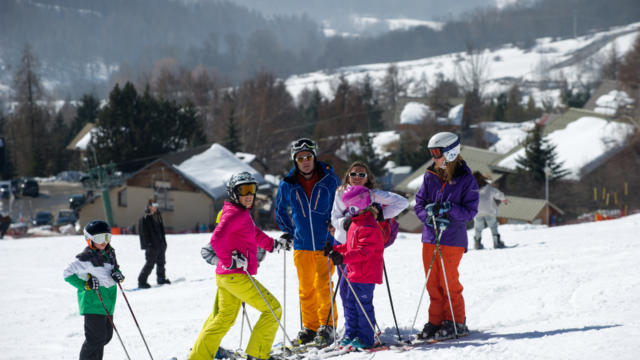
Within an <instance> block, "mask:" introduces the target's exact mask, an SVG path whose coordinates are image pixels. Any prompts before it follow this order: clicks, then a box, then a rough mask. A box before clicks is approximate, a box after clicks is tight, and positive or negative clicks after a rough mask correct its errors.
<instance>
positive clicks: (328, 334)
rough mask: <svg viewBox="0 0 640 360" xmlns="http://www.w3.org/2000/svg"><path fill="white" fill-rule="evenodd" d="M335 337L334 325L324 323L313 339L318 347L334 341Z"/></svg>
mask: <svg viewBox="0 0 640 360" xmlns="http://www.w3.org/2000/svg"><path fill="white" fill-rule="evenodd" d="M334 337H335V332H334V330H333V326H324V325H322V326H320V327H319V328H318V333H317V334H316V336H315V338H314V339H313V341H314V343H315V344H316V345H317V346H318V347H325V346H329V345H331V344H332V343H333V339H334Z"/></svg>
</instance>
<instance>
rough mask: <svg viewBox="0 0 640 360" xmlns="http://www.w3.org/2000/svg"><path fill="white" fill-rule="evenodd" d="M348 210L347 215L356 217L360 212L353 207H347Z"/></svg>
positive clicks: (357, 208)
mask: <svg viewBox="0 0 640 360" xmlns="http://www.w3.org/2000/svg"><path fill="white" fill-rule="evenodd" d="M348 209H349V214H351V216H356V215H358V213H359V212H360V208H359V207H357V206H355V205H351V206H349V208H348Z"/></svg>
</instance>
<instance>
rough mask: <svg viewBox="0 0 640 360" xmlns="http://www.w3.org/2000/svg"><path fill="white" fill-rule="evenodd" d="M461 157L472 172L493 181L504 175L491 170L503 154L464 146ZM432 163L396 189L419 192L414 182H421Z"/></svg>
mask: <svg viewBox="0 0 640 360" xmlns="http://www.w3.org/2000/svg"><path fill="white" fill-rule="evenodd" d="M460 155H461V156H462V158H463V159H464V161H465V162H466V163H467V166H469V168H470V169H471V171H480V172H481V173H483V174H484V175H489V176H490V177H491V179H492V180H493V181H496V180H498V179H499V178H500V177H502V174H500V173H495V172H492V171H491V168H490V164H492V163H494V162H495V161H496V160H497V159H500V158H502V154H500V153H497V152H495V151H491V150H487V149H481V148H477V147H474V146H467V145H462V147H461V148H460ZM432 162H433V160H429V161H427V162H426V163H424V164H422V166H420V167H419V168H418V169H416V171H414V172H412V173H411V174H410V175H409V176H407V177H406V178H405V179H404V180H402V181H401V182H400V183H399V184H398V185H396V187H395V188H394V189H395V190H397V191H402V192H405V193H411V194H415V193H416V192H417V191H418V188H419V185H418V187H416V186H415V185H416V184H415V182H414V180H415V181H421V180H417V179H418V178H420V179H421V178H422V176H423V175H424V173H425V172H426V171H427V168H428V167H429V166H431V163H432ZM412 182H413V183H412Z"/></svg>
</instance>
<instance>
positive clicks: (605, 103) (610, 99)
mask: <svg viewBox="0 0 640 360" xmlns="http://www.w3.org/2000/svg"><path fill="white" fill-rule="evenodd" d="M630 104H633V99H632V98H631V97H629V95H627V93H626V92H624V91H621V90H611V91H610V92H609V93H608V94H605V95H602V96H600V97H599V98H598V99H597V100H596V108H595V112H597V113H600V114H604V115H608V116H613V115H615V114H616V112H617V111H618V109H619V108H622V107H625V106H627V105H630Z"/></svg>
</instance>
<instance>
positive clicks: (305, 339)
mask: <svg viewBox="0 0 640 360" xmlns="http://www.w3.org/2000/svg"><path fill="white" fill-rule="evenodd" d="M315 337H316V332H315V331H313V330H311V329H307V328H303V329H302V330H300V332H299V333H298V338H297V339H296V341H297V342H298V344H300V345H304V344H306V343H310V342H312V341H313V339H314V338H315Z"/></svg>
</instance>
